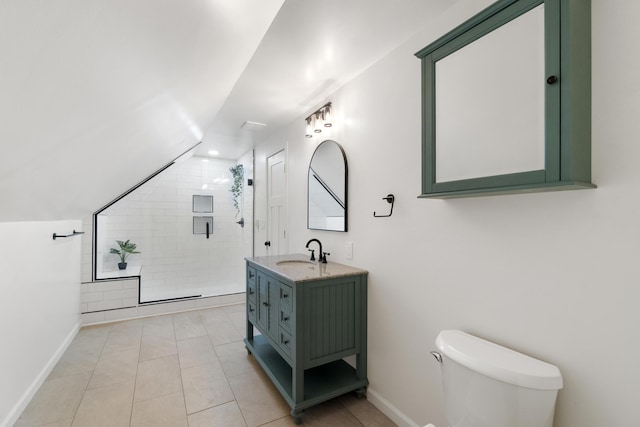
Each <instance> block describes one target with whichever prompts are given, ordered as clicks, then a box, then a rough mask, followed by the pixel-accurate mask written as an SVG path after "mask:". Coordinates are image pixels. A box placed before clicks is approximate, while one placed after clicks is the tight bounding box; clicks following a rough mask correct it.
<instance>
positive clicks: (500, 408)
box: [425, 330, 562, 427]
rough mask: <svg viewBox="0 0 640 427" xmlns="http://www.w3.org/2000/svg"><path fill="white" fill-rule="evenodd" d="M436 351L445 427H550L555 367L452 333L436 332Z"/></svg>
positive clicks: (558, 382)
mask: <svg viewBox="0 0 640 427" xmlns="http://www.w3.org/2000/svg"><path fill="white" fill-rule="evenodd" d="M436 347H437V348H438V351H437V352H436V351H434V352H432V354H433V356H434V357H435V358H436V360H437V361H438V362H440V369H441V373H442V387H443V394H444V404H445V413H446V419H447V425H448V426H455V427H552V426H553V418H554V413H555V404H556V397H557V394H558V390H559V389H561V388H562V376H561V375H560V370H559V369H558V368H557V367H556V366H554V365H551V364H549V363H546V362H543V361H541V360H538V359H534V358H533V357H530V356H527V355H524V354H522V353H518V352H516V351H514V350H511V349H508V348H506V347H502V346H500V345H498V344H494V343H492V342H489V341H486V340H483V339H481V338H478V337H475V336H473V335H469V334H467V333H465V332H462V331H457V330H446V331H441V332H440V334H439V335H438V338H437V339H436ZM425 427H436V426H434V425H433V424H427V425H426V426H425Z"/></svg>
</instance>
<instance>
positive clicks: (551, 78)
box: [547, 76, 558, 85]
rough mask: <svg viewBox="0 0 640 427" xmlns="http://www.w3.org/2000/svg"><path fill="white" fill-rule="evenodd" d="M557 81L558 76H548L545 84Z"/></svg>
mask: <svg viewBox="0 0 640 427" xmlns="http://www.w3.org/2000/svg"><path fill="white" fill-rule="evenodd" d="M557 81H558V77H557V76H549V78H548V79H547V84H550V85H552V84H554V83H556V82H557Z"/></svg>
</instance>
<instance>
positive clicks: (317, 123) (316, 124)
mask: <svg viewBox="0 0 640 427" xmlns="http://www.w3.org/2000/svg"><path fill="white" fill-rule="evenodd" d="M322 122H323V120H322V112H320V111H318V112H317V113H316V115H315V120H314V121H313V131H314V132H315V133H320V132H322Z"/></svg>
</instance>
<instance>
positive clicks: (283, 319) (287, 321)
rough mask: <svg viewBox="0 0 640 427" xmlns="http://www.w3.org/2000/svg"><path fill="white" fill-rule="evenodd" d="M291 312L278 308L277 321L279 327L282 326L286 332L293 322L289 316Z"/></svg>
mask: <svg viewBox="0 0 640 427" xmlns="http://www.w3.org/2000/svg"><path fill="white" fill-rule="evenodd" d="M291 317H292V316H291V313H290V312H288V311H286V310H280V318H279V319H278V323H279V325H280V327H282V328H284V329H285V330H287V331H288V332H291V324H292V323H293V319H292V318H291Z"/></svg>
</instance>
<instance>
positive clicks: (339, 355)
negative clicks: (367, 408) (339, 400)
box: [244, 255, 368, 424]
mask: <svg viewBox="0 0 640 427" xmlns="http://www.w3.org/2000/svg"><path fill="white" fill-rule="evenodd" d="M305 260H308V258H307V257H305V256H304V255H287V256H269V257H256V258H247V337H246V339H245V341H244V342H245V345H246V347H247V350H248V352H249V353H250V354H252V355H253V356H254V357H255V358H256V360H257V361H258V363H259V364H260V366H261V367H262V368H263V369H264V371H265V372H266V373H267V375H268V376H269V378H270V379H271V381H273V383H274V384H275V386H276V387H277V389H278V391H279V392H280V393H281V394H282V396H283V397H284V399H285V400H286V401H287V403H288V404H289V406H290V407H291V416H292V417H293V419H294V421H295V422H296V424H299V423H300V422H301V421H302V412H303V410H304V409H306V408H309V407H311V406H314V405H317V404H319V403H321V402H324V401H326V400H329V399H332V398H334V397H337V396H340V395H342V394H345V393H348V392H351V391H356V393H357V394H358V395H359V396H364V394H365V391H366V387H367V385H368V380H367V274H368V273H367V272H366V271H365V270H361V269H357V268H353V267H350V266H346V265H342V264H338V263H333V262H329V263H327V264H322V263H310V262H304V261H305ZM254 330H257V331H259V334H255V333H254ZM348 356H355V367H353V366H351V365H350V364H349V363H347V362H346V361H345V360H344V358H345V357H348Z"/></svg>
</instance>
